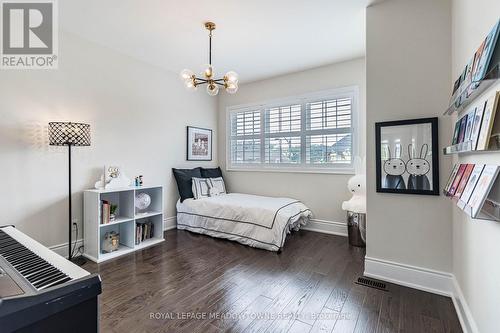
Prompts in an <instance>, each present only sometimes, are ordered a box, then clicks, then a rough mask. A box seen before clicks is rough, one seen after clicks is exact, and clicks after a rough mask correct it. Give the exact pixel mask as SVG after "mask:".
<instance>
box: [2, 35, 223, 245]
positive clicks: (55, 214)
mask: <svg viewBox="0 0 500 333" xmlns="http://www.w3.org/2000/svg"><path fill="white" fill-rule="evenodd" d="M59 45H60V54H59V56H60V61H59V69H58V70H53V71H42V70H38V71H33V70H28V71H1V73H0V161H1V163H0V175H2V191H0V211H1V212H2V220H1V221H0V224H9V223H12V224H15V225H16V226H17V227H18V228H19V229H20V230H21V231H23V232H25V233H27V234H28V235H30V236H32V237H33V238H34V239H36V240H38V241H40V242H42V243H43V244H45V245H46V246H52V245H56V244H61V243H65V242H67V230H68V229H67V209H68V208H67V184H68V179H67V151H66V150H65V149H60V148H53V147H50V148H49V146H48V139H47V123H48V122H49V121H60V120H61V121H78V122H88V123H90V124H91V126H92V146H91V147H81V148H75V149H74V154H73V194H74V199H73V204H74V213H73V216H74V218H77V219H78V220H79V221H81V220H82V200H83V199H82V198H83V196H82V194H81V191H82V190H84V189H86V188H90V187H93V185H94V182H95V181H96V180H97V179H98V178H99V175H100V172H101V169H102V167H103V165H104V164H118V165H121V166H122V167H123V168H124V170H125V171H126V173H127V174H128V175H129V176H130V177H133V176H136V175H138V174H142V175H144V178H145V181H146V183H148V182H149V183H155V184H162V185H164V186H165V196H166V202H165V207H166V216H174V215H175V201H176V200H177V197H178V194H177V189H176V186H175V182H174V180H173V178H172V176H171V168H172V167H183V166H187V167H194V166H198V165H215V164H216V162H213V163H204V164H202V163H197V162H186V161H185V149H186V148H185V140H186V139H185V137H186V128H185V126H187V125H194V126H201V127H206V128H213V129H215V128H216V126H217V107H216V105H217V101H216V99H213V98H210V97H209V96H207V95H206V94H204V93H194V94H192V93H189V92H187V91H185V90H184V88H183V86H182V84H181V82H179V80H178V79H177V75H175V74H173V73H170V72H166V71H164V70H162V69H160V68H157V67H153V66H150V65H148V64H145V63H142V62H140V61H137V60H135V59H132V58H130V57H127V56H124V55H121V54H118V53H116V52H114V51H111V50H110V49H107V48H106V47H102V46H99V45H96V44H93V43H90V42H87V41H86V40H83V39H81V38H79V37H77V36H75V35H72V34H69V33H61V37H60V41H59ZM214 135H216V132H214ZM214 140H216V137H214ZM214 148H215V151H214V161H217V153H216V145H214ZM80 230H81V229H80Z"/></svg>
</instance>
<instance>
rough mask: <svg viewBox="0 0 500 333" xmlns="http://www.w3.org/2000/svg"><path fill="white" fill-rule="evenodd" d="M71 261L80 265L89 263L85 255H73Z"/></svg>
mask: <svg viewBox="0 0 500 333" xmlns="http://www.w3.org/2000/svg"><path fill="white" fill-rule="evenodd" d="M71 262H72V263H73V264H77V265H78V266H83V265H85V264H86V263H87V258H85V257H84V256H78V257H73V258H71Z"/></svg>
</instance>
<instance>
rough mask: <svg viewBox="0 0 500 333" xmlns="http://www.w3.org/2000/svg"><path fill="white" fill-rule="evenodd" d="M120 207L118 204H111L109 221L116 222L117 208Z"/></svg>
mask: <svg viewBox="0 0 500 333" xmlns="http://www.w3.org/2000/svg"><path fill="white" fill-rule="evenodd" d="M117 208H118V205H113V204H111V206H109V222H114V221H115V219H116V215H115V213H116V209H117Z"/></svg>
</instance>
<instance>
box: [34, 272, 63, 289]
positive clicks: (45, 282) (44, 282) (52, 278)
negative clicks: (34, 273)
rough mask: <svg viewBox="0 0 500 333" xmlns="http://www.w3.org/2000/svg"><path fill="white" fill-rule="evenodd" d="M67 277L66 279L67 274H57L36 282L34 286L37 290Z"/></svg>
mask: <svg viewBox="0 0 500 333" xmlns="http://www.w3.org/2000/svg"><path fill="white" fill-rule="evenodd" d="M65 277H66V275H65V274H63V273H61V272H59V273H57V274H53V275H50V276H47V277H46V278H44V279H42V280H39V281H37V282H35V283H34V285H35V288H40V287H43V286H46V285H48V284H50V283H52V282H56V281H58V280H60V279H64V278H65Z"/></svg>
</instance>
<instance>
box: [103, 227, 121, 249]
mask: <svg viewBox="0 0 500 333" xmlns="http://www.w3.org/2000/svg"><path fill="white" fill-rule="evenodd" d="M119 244H120V234H119V233H117V232H115V231H109V232H107V233H105V234H104V240H103V242H102V250H101V251H102V253H110V252H113V251H116V250H118V246H119Z"/></svg>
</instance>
